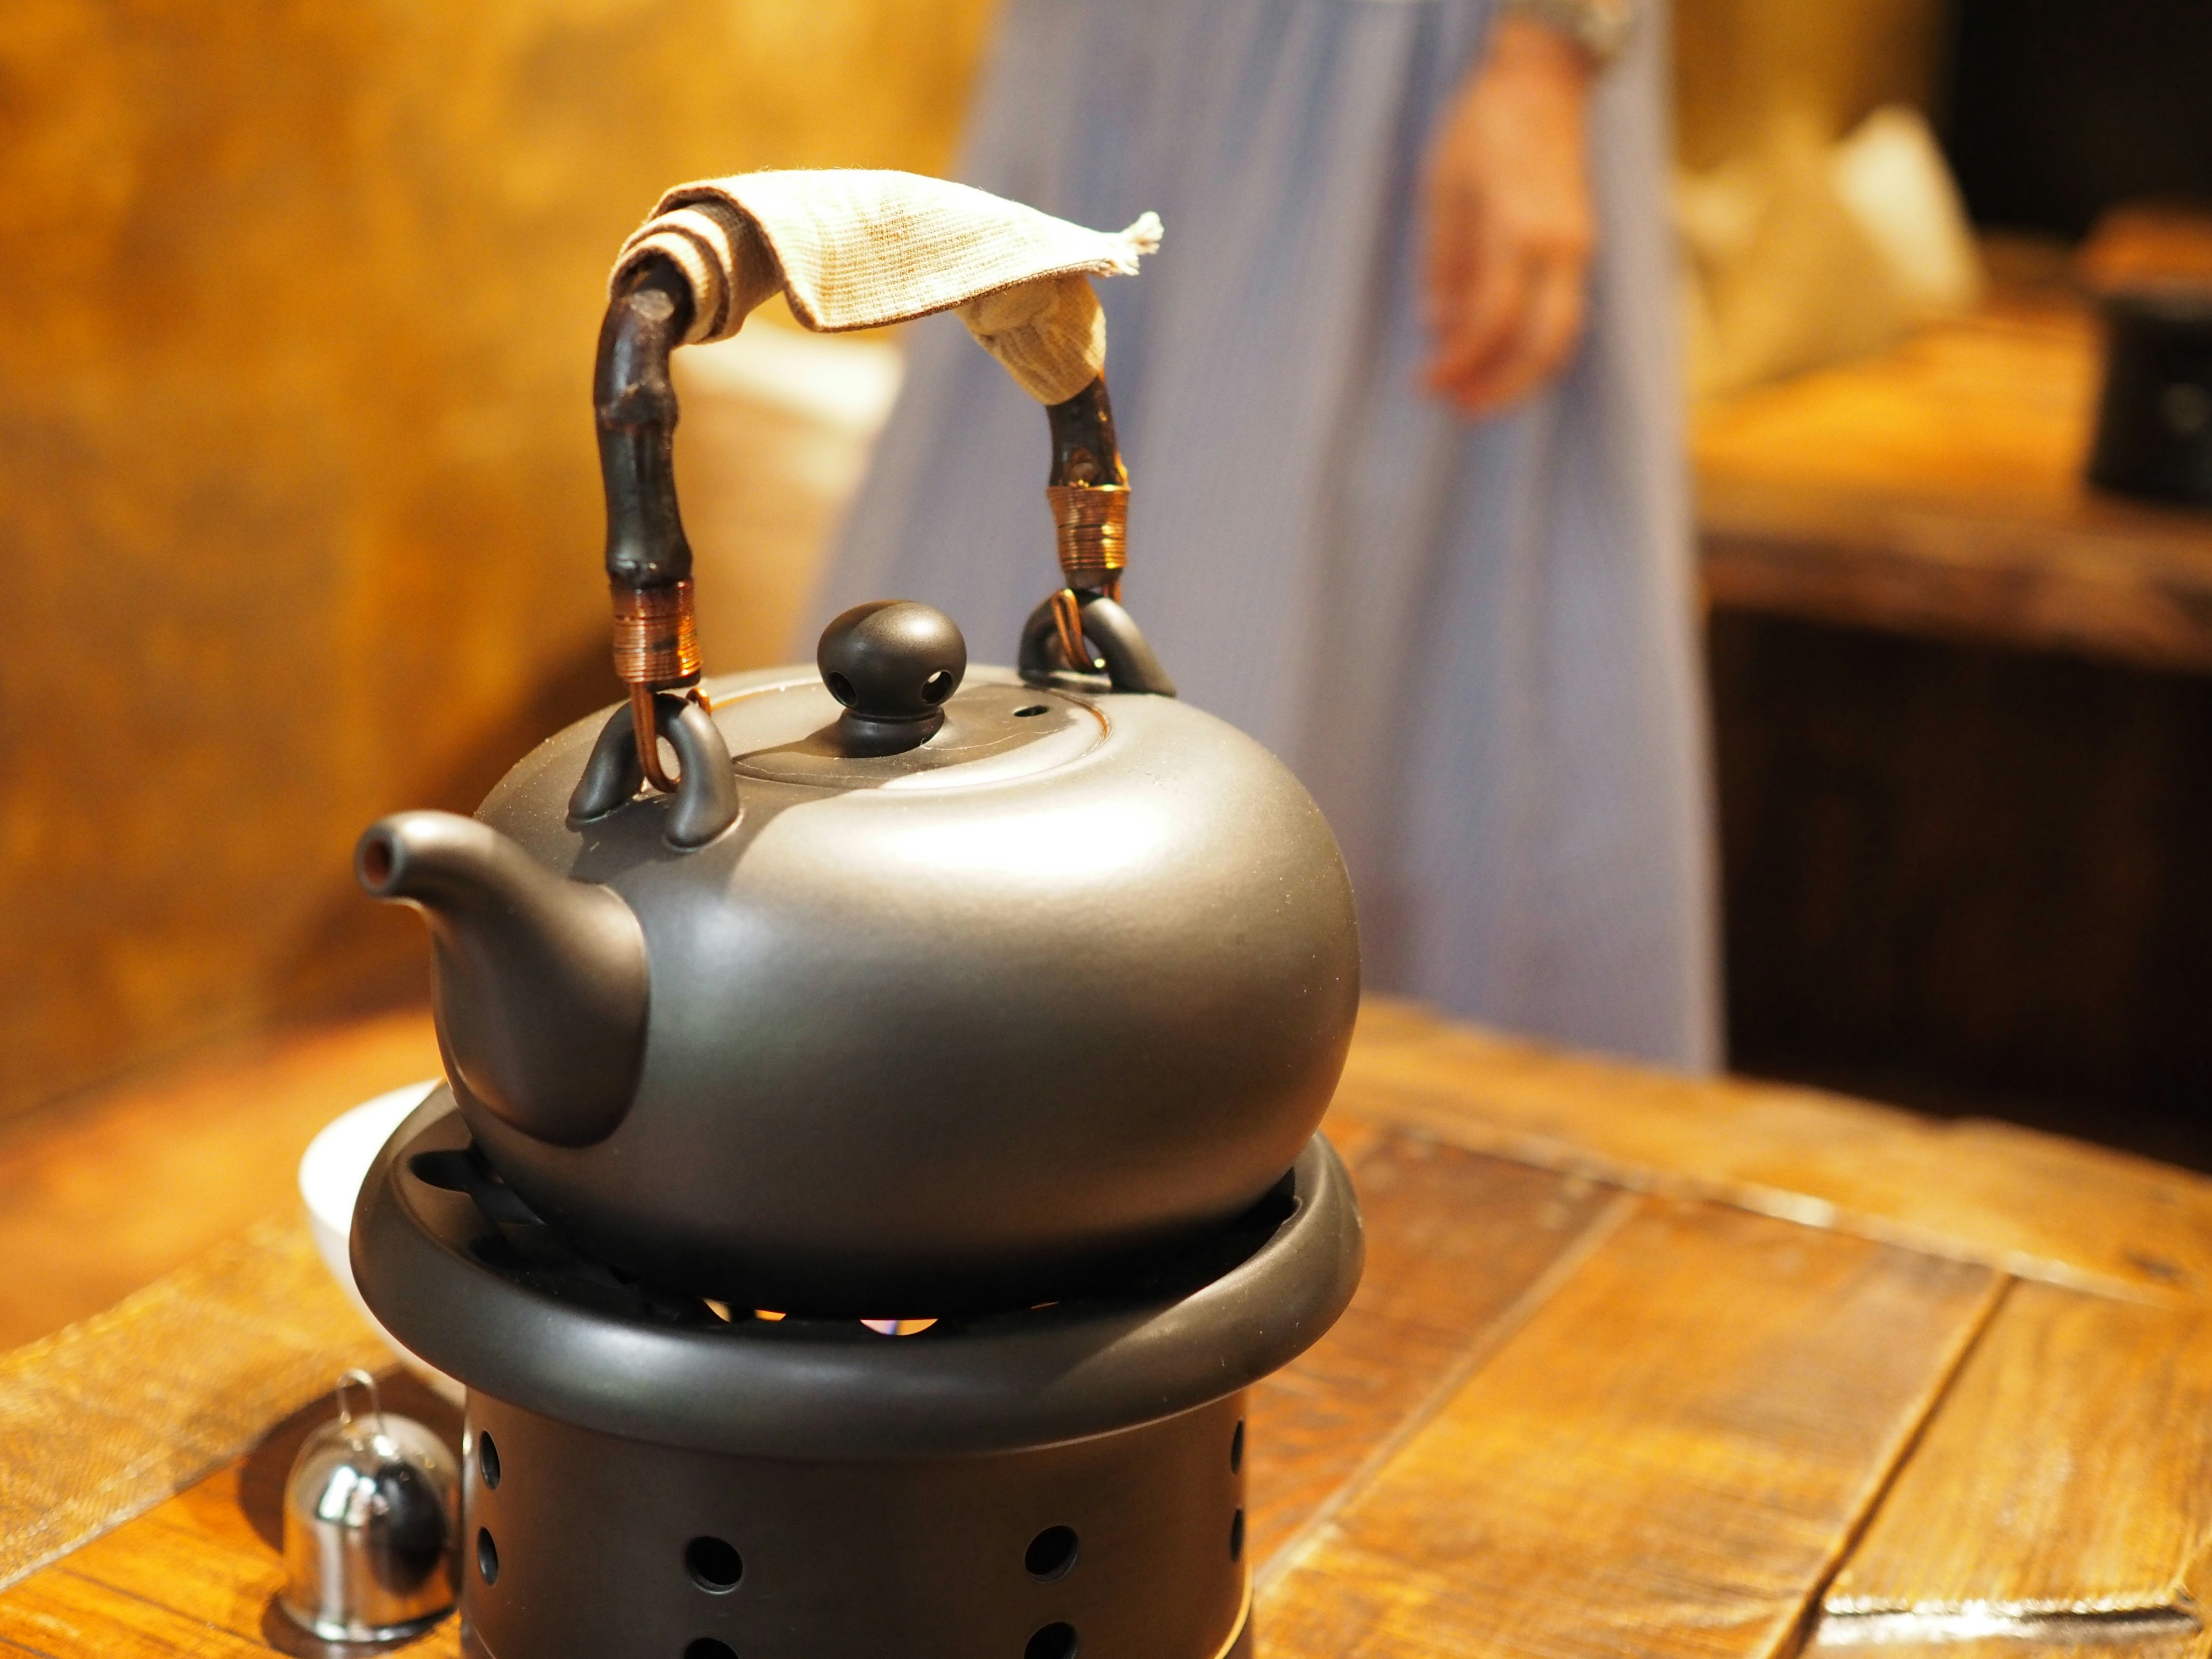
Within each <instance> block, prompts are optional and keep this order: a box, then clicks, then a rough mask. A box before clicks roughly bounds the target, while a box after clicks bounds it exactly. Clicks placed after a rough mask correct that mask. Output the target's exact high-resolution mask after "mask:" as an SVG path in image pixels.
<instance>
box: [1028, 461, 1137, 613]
mask: <svg viewBox="0 0 2212 1659" xmlns="http://www.w3.org/2000/svg"><path fill="white" fill-rule="evenodd" d="M1044 496H1045V500H1046V501H1048V502H1049V503H1051V506H1052V521H1053V526H1054V531H1055V532H1056V535H1057V538H1058V542H1059V551H1060V571H1061V573H1062V574H1065V575H1066V578H1067V585H1068V586H1070V587H1074V588H1091V589H1094V590H1096V591H1097V592H1103V593H1104V594H1105V595H1107V597H1109V599H1119V598H1120V597H1121V572H1122V570H1123V569H1124V568H1126V567H1127V564H1128V562H1129V487H1128V486H1127V484H1080V483H1076V484H1047V485H1046V486H1045V490H1044Z"/></svg>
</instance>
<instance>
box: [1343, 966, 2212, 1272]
mask: <svg viewBox="0 0 2212 1659" xmlns="http://www.w3.org/2000/svg"><path fill="white" fill-rule="evenodd" d="M1362 1018H1363V1024H1362V1028H1361V1029H1362V1036H1361V1038H1360V1040H1359V1041H1358V1042H1355V1043H1354V1045H1353V1047H1352V1060H1351V1062H1350V1064H1349V1065H1348V1066H1347V1067H1346V1073H1345V1081H1344V1084H1343V1085H1342V1088H1341V1090H1340V1099H1341V1100H1342V1101H1343V1102H1344V1103H1345V1104H1346V1106H1347V1107H1348V1108H1350V1109H1352V1110H1354V1111H1356V1112H1358V1113H1359V1114H1361V1115H1365V1116H1368V1117H1370V1118H1372V1119H1373V1120H1375V1121H1379V1122H1389V1123H1396V1124H1401V1125H1404V1126H1406V1127H1413V1128H1419V1129H1422V1130H1424V1131H1425V1132H1427V1133H1431V1134H1434V1135H1436V1136H1437V1138H1438V1139H1443V1140H1447V1141H1449V1142H1451V1143H1452V1144H1453V1145H1455V1146H1463V1147H1466V1148H1467V1149H1468V1150H1469V1151H1473V1152H1491V1153H1494V1154H1497V1155H1498V1156H1502V1157H1506V1158H1518V1159H1522V1160H1524V1161H1527V1162H1531V1163H1535V1164H1542V1165H1544V1166H1546V1167H1548V1168H1553V1169H1558V1170H1565V1171H1568V1172H1579V1173H1582V1174H1585V1175H1589V1176H1592V1177H1593V1178H1595V1179H1598V1180H1601V1181H1608V1182H1615V1183H1617V1184H1620V1185H1624V1186H1628V1187H1633V1188H1642V1189H1645V1190H1650V1191H1658V1192H1668V1193H1674V1194H1693V1195H1698V1196H1706V1197H1714V1198H1718V1199H1721V1200H1724V1201H1726V1202H1729V1203H1731V1204H1735V1205H1738V1206H1742V1207H1744V1208H1747V1209H1751V1210H1755V1211H1759V1212H1762V1213H1765V1214H1770V1215H1777V1216H1783V1217H1786V1218H1792V1219H1796V1220H1802V1221H1807V1222H1809V1223H1812V1224H1814V1225H1822V1226H1831V1225H1832V1226H1836V1227H1839V1228H1843V1229H1845V1230H1848V1231H1854V1232H1857V1233H1861V1234H1863V1235H1864V1236H1866V1237H1875V1238H1881V1239H1885V1240H1888V1241H1892V1242H1895V1243H1904V1244H1907V1245H1910V1246H1911V1247H1912V1248H1914V1249H1923V1250H1927V1251H1930V1252H1933V1253H1936V1254H1940V1255H1950V1256H1955V1257H1958V1258H1960V1259H1961V1260H1966V1261H1981V1262H1986V1263H1989V1264H1990V1265H1992V1266H1996V1267H2002V1268H2003V1269H2004V1270H2006V1271H2007V1272H2009V1273H2017V1274H2020V1275H2021V1276H2022V1277H2024V1278H2029V1279H2047V1280H2050V1281H2051V1282H2054V1283H2062V1284H2069V1285H2076V1286H2079V1287H2082V1288H2087V1289H2093V1290H2099V1291H2111V1292H2113V1293H2116V1294H2119V1295H2123V1296H2126V1297H2133V1298H2136V1299H2141V1300H2150V1301H2173V1302H2188V1301H2197V1300H2202V1299H2205V1298H2207V1297H2212V1178H2208V1177H2205V1176H2198V1175H2193V1174H2191V1173H2189V1172H2186V1171H2184V1170H2174V1169H2172V1168H2169V1167H2168V1166H2166V1165H2164V1164H2153V1163H2151V1162H2149V1161H2148V1160H2147V1159H2143V1158H2131V1157H2129V1156H2128V1155H2126V1154H2124V1153H2120V1152H2106V1151H2105V1150H2103V1149H2101V1148H2099V1147H2094V1146H2084V1145H2082V1144H2081V1143H2080V1142H2077V1141H2071V1140H2065V1139H2060V1138H2058V1137H2057V1136H2055V1135H2047V1134H2041V1133H2037V1132H2035V1131H2033V1130H2028V1129H2021V1128H2015V1127H2012V1126H2010V1125H2008V1124H2002V1123H1995V1122H1988V1121H1976V1120H1962V1121H1948V1122H1947V1121H1937V1120H1935V1119H1930V1118H1924V1117H1919V1116H1916V1115H1913V1114H1911V1113H1909V1112H1902V1111H1897V1110H1894V1109H1890V1108H1887V1107H1881V1106H1874V1105H1869V1104H1868V1103H1864V1102H1861V1101H1856V1100H1850V1099H1846V1098H1844V1097H1842V1096H1839V1095H1830V1094H1824V1093H1821V1092H1820V1091H1816V1090H1811V1089H1796V1088H1788V1087H1783V1086H1779V1085H1765V1084H1756V1083H1747V1082H1743V1081H1740V1080H1736V1079H1690V1078H1683V1077H1676V1076H1672V1075H1669V1074H1667V1073H1660V1072H1654V1071H1647V1070H1644V1069H1642V1068H1639V1067H1636V1066H1628V1065H1626V1064H1621V1063H1618V1062H1611V1061H1606V1060H1593V1059H1587V1058H1583V1057H1581V1056H1575V1055H1569V1054H1562V1053H1559V1052H1557V1051H1553V1050H1548V1049H1545V1048H1541V1047H1539V1046H1537V1045H1535V1044H1532V1043H1528V1042H1518V1041H1514V1040H1510V1039H1507V1038H1504V1037H1501V1036H1495V1035H1492V1034H1490V1033H1486V1032H1483V1031H1480V1030H1474V1029H1473V1028H1469V1027H1465V1026H1458V1025H1453V1024H1448V1023H1447V1022H1445V1021H1443V1020H1440V1019H1437V1018H1435V1017H1433V1016H1424V1015H1423V1014H1422V1013H1420V1012H1419V1011H1418V1010H1414V1009H1409V1008H1404V1007H1395V1008H1387V1009H1386V1008H1384V1007H1383V1006H1372V1007H1371V1008H1370V1009H1367V1010H1363V1015H1362Z"/></svg>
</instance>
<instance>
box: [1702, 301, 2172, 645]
mask: <svg viewBox="0 0 2212 1659" xmlns="http://www.w3.org/2000/svg"><path fill="white" fill-rule="evenodd" d="M2099 373H2100V368H2099V346H2098V331H2097V327H2096V324H2095V320H2094V319H2093V316H2092V315H2091V314H2090V313H2089V312H2088V311H2087V308H2086V307H2082V306H2081V305H2078V304H2074V303H2069V302H2064V301H2060V302H2055V303H2054V302H2051V301H2048V300H2045V299H2038V300H2036V301H2010V302H2006V301H2000V302H1999V303H1997V304H1996V305H1995V306H1993V307H1991V308H1990V309H1989V310H1988V311H1986V312H1984V313H1981V314H1978V315H1975V316H1972V317H1966V318H1962V319H1956V320H1954V321H1950V322H1946V323H1942V324H1938V325H1935V326H1932V327H1930V328H1929V329H1927V330H1925V331H1923V332H1922V333H1920V334H1918V335H1917V336H1915V337H1912V338H1911V339H1910V340H1908V341H1906V342H1905V343H1903V344H1901V345H1899V346H1898V347H1896V348H1894V349H1892V350H1890V351H1887V352H1884V353H1881V354H1878V355H1876V356H1872V357H1869V358H1865V359H1863V360H1861V361H1859V362H1852V363H1847V364H1844V365H1841V366H1839V367H1837V368H1830V369H1825V370H1821V371H1819V372H1817V373H1814V374H1805V375H1801V376H1798V377H1796V379H1793V380H1789V381H1786V382H1784V383H1782V384H1779V385H1776V386H1765V387H1761V388H1759V389H1758V390H1756V391H1753V392H1744V393H1741V394H1739V395H1737V396H1735V397H1733V398H1725V399H1721V400H1717V401H1716V402H1715V403H1713V404H1710V405H1708V406H1706V407H1705V408H1704V409H1703V410H1700V412H1699V418H1698V421H1697V425H1696V434H1695V441H1694V446H1693V449H1694V454H1695V459H1696V465H1697V476H1698V498H1699V507H1698V521H1699V540H1700V544H1701V555H1700V559H1701V565H1702V568H1703V572H1704V577H1705V590H1706V593H1707V596H1708V597H1709V598H1710V599H1711V601H1712V602H1713V603H1714V604H1716V605H1733V606H1739V607H1743V608H1747V609H1753V610H1760V611H1778V612H1782V613H1784V614H1787V615H1792V616H1798V617H1808V618H1811V619H1813V620H1815V621H1820V622H1832V623H1847V624H1854V625H1861V626H1871V627H1878V628H1887V629H1899V630H1903V631H1905V632H1911V633H1923V634H1930V635H1936V636H1938V637H1948V638H1966V639H1973V640H1981V641H1996V642H2000V643H2005V644H2009V645H2015V646H2020V647H2027V648H2031V649H2039V650H2046V649H2059V650H2067V651H2074V652H2081V653H2087V654H2091V655H2094V656H2100V657H2106V658H2111V659H2119V660H2122V661H2126V662H2131V663H2137V664H2141V665H2147V666H2150V667H2154V668H2167V669H2179V670H2185V671H2194V672H2204V671H2212V517H2208V516H2207V515H2205V514H2203V513H2192V512H2189V511H2187V510H2185V509H2179V508H2171V507H2159V506H2154V505H2148V504H2144V503H2139V502H2136V501H2128V500H2125V499H2123V498H2119V497H2115V496H2109V495H2103V494H2100V493H2099V492H2096V491H2093V490H2092V489H2089V488H2088V487H2087V484H2086V483H2084V482H2083V481H2082V478H2081V465H2082V458H2083V456H2084V455H2085V453H2087V444H2088V434H2089V425H2090V420H2091V414H2092V409H2093V403H2094V399H2095V396H2096V388H2097V381H2098V376H2099Z"/></svg>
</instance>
